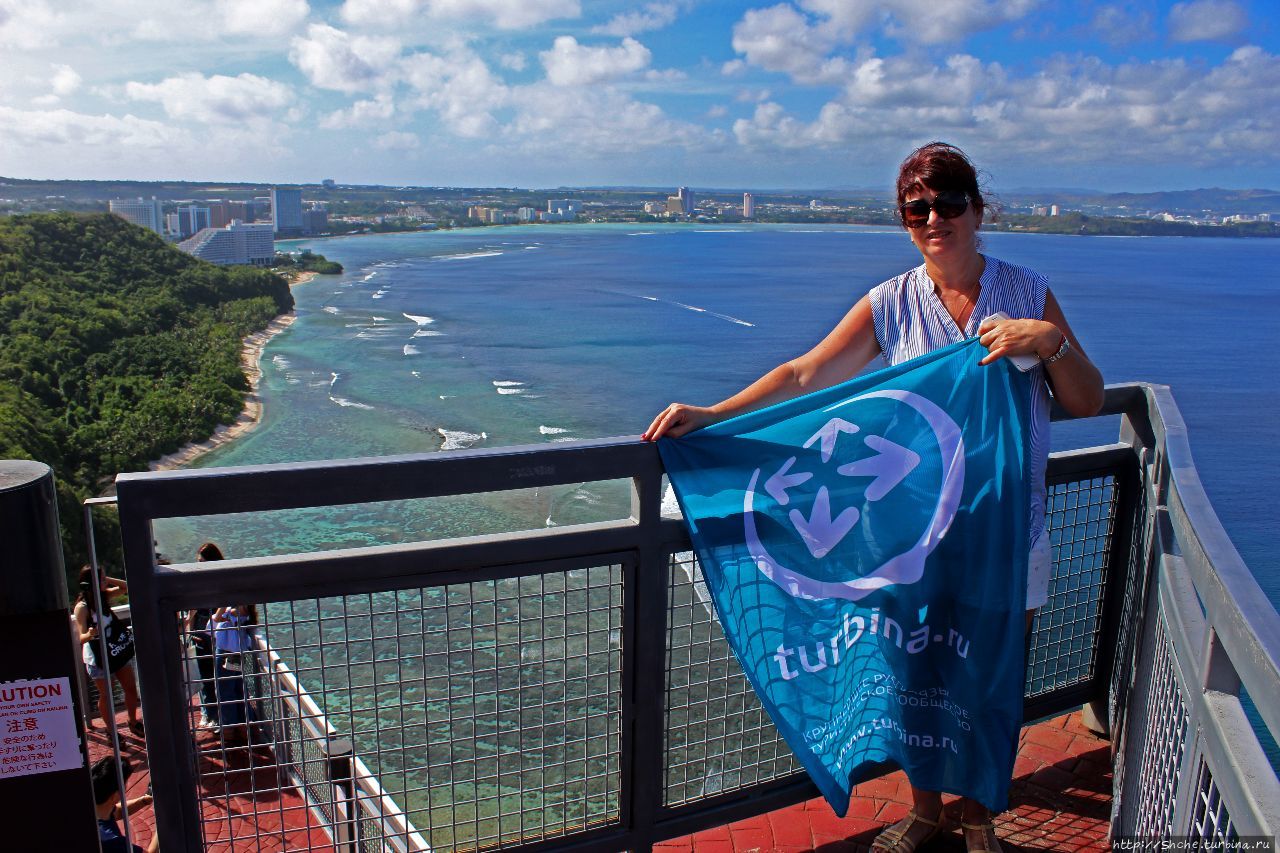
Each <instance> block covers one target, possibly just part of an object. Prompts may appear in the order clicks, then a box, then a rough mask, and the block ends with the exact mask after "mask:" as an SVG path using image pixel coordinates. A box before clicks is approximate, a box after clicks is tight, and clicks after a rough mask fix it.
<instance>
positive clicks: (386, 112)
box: [320, 93, 396, 130]
mask: <svg viewBox="0 0 1280 853" xmlns="http://www.w3.org/2000/svg"><path fill="white" fill-rule="evenodd" d="M395 112H396V105H395V102H394V101H393V100H392V99H391V96H390V95H388V94H385V93H384V94H380V95H378V96H376V97H375V98H373V99H372V100H367V101H356V102H355V103H354V104H352V105H351V106H350V107H348V108H347V109H345V110H337V111H335V112H332V113H330V114H329V115H327V116H325V117H324V118H322V119H321V120H320V126H321V127H323V128H326V129H330V130H332V129H336V128H343V127H365V126H367V125H371V124H376V123H378V122H382V121H386V120H387V119H389V118H391V117H392V116H393V115H395Z"/></svg>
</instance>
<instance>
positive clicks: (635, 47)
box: [539, 36, 651, 86]
mask: <svg viewBox="0 0 1280 853" xmlns="http://www.w3.org/2000/svg"><path fill="white" fill-rule="evenodd" d="M539 56H540V57H541V59H542V65H543V67H544V68H546V69H547V80H549V81H550V82H551V83H552V84H553V85H556V86H586V85H590V84H592V83H601V82H604V81H606V80H614V79H617V78H618V77H623V76H625V75H627V74H630V73H632V72H634V71H639V70H640V69H642V68H645V67H647V66H648V65H649V59H650V56H651V54H650V53H649V48H647V47H645V46H644V45H642V44H641V43H640V42H638V41H636V40H635V39H633V38H625V39H623V40H622V44H620V45H618V46H617V47H588V46H586V45H582V44H578V40H577V39H575V38H574V37H573V36H559V37H558V38H557V39H556V40H555V43H554V44H553V45H552V47H551V50H547V51H543V52H542V53H541V54H539Z"/></svg>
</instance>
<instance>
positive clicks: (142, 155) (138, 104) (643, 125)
mask: <svg viewBox="0 0 1280 853" xmlns="http://www.w3.org/2000/svg"><path fill="white" fill-rule="evenodd" d="M1278 12H1280V10H1278V9H1277V7H1276V5H1275V2H1274V0H1185V2H1176V3H1175V2H1156V0H1148V1H1147V2H1144V0H1137V2H1127V3H1114V2H1105V0H1094V2H1090V0H1077V2H1072V3H1052V2H1048V0H787V2H777V3H760V2H737V1H736V0H652V2H622V1H621V0H183V2H172V0H0V53H2V54H3V55H4V57H5V61H4V64H3V66H0V175H6V176H11V177H30V178H35V177H40V178H60V177H62V178H98V179H112V178H117V179H118V178H131V179H187V180H205V181H217V180H228V181H242V180H243V181H269V182H297V181H318V180H320V179H321V178H326V177H332V178H334V179H336V180H338V181H340V182H352V183H384V184H415V185H448V186H526V187H552V186H561V185H564V186H575V185H586V184H633V185H646V186H673V185H679V184H688V185H691V186H695V187H726V188H754V189H770V188H779V187H794V188H822V187H883V186H886V185H888V184H889V183H891V181H892V177H893V170H894V167H895V165H896V164H897V163H898V162H899V161H900V160H901V158H902V157H903V155H904V154H905V153H906V152H907V151H909V150H910V149H911V148H912V147H913V146H915V145H917V144H920V143H923V142H927V141H930V140H932V139H944V140H947V141H950V142H954V143H956V144H958V145H960V146H962V147H964V148H965V149H966V150H968V151H969V153H970V154H971V156H972V157H973V158H974V160H975V161H976V162H977V163H978V164H979V165H980V166H981V167H982V168H983V169H984V170H985V171H987V172H988V173H989V175H990V179H991V182H992V183H993V185H994V186H995V187H996V188H997V189H1000V188H1003V189H1012V188H1016V187H1031V186H1035V187H1093V188H1100V189H1111V190H1131V191H1142V190H1151V189H1186V188H1194V187H1205V186H1224V187H1240V188H1243V187H1280V37H1278V36H1277V25H1278V24H1280V14H1278Z"/></svg>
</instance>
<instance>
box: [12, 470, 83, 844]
mask: <svg viewBox="0 0 1280 853" xmlns="http://www.w3.org/2000/svg"><path fill="white" fill-rule="evenodd" d="M0 538H2V539H3V541H4V543H5V547H4V548H3V549H0V618H3V619H4V625H5V628H6V630H7V631H9V632H10V635H11V636H14V637H21V638H22V642H21V644H20V645H18V646H16V647H15V648H14V649H13V650H12V651H13V653H12V654H8V655H0V737H3V738H5V739H6V740H5V741H4V743H5V745H6V749H15V750H16V749H19V748H21V749H20V751H18V752H9V751H7V752H6V754H5V757H6V759H12V760H6V761H5V762H3V763H0V799H3V801H4V803H5V806H6V808H7V809H8V810H9V813H10V814H12V815H15V816H16V819H15V820H11V821H9V822H8V826H7V828H6V830H5V832H6V835H5V846H6V847H7V848H10V849H15V850H96V849H98V827H97V820H96V817H95V814H94V802H93V794H92V788H91V786H90V784H89V763H88V756H87V754H86V748H85V738H84V717H83V713H82V712H81V709H80V707H79V706H80V696H79V692H78V691H77V690H75V689H74V688H73V687H72V684H73V683H74V681H75V679H76V678H77V671H78V669H79V667H80V666H81V663H80V655H79V654H78V652H79V644H78V643H73V642H72V638H71V634H70V632H69V631H68V629H67V624H68V621H69V620H70V617H71V614H70V611H69V608H68V597H67V580H66V574H65V569H64V567H63V563H62V539H61V536H60V534H59V528H58V503H57V492H56V489H55V487H54V480H53V471H52V470H50V468H49V466H48V465H45V464H43V463H41V462H31V461H27V460H16V461H0ZM51 803H57V804H58V807H57V809H56V815H54V814H53V813H51V812H50V804H51ZM42 816H43V817H42Z"/></svg>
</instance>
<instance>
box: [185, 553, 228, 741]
mask: <svg viewBox="0 0 1280 853" xmlns="http://www.w3.org/2000/svg"><path fill="white" fill-rule="evenodd" d="M221 559H223V556H222V549H221V548H219V547H218V546H217V545H215V544H214V543H212V542H205V543H204V544H203V545H201V546H200V547H199V548H197V549H196V562H197V563H208V562H212V561H214V560H221ZM212 618H213V611H212V610H210V609H208V608H207V607H197V608H196V609H194V610H188V611H187V614H186V618H185V619H184V620H183V621H184V626H185V629H186V632H187V639H188V640H190V642H191V651H192V652H193V653H194V654H195V659H196V670H197V671H198V672H199V674H200V724H199V727H200V728H202V729H216V728H218V687H217V681H216V675H215V672H214V648H213V634H211V633H210V631H209V620H210V619H212Z"/></svg>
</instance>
